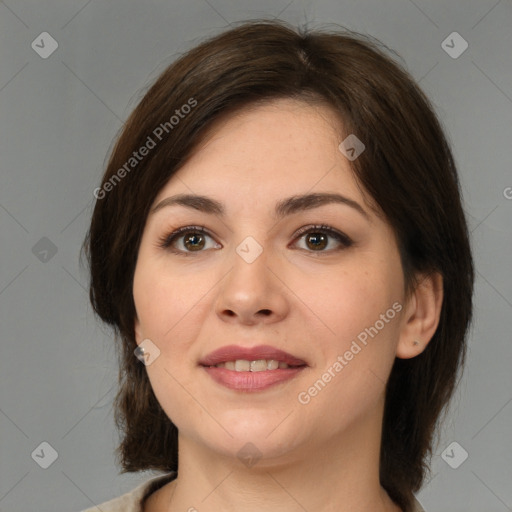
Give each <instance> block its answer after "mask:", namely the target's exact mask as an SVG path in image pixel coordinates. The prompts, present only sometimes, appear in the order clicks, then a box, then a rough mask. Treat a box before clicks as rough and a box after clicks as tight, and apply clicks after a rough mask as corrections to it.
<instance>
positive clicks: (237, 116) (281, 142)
mask: <svg viewBox="0 0 512 512" xmlns="http://www.w3.org/2000/svg"><path fill="white" fill-rule="evenodd" d="M342 139H343V127H342V125H341V122H340V119H339V117H338V115H337V114H336V113H335V112H334V111H333V110H332V108H330V107H328V106H327V105H324V104H319V103H314V104H310V103H305V102H304V101H298V100H293V99H278V100H272V101H268V102H265V103H264V104H255V105H250V106H248V107H245V108H243V109H241V110H238V111H236V112H235V113H231V114H229V115H227V116H224V117H223V118H221V119H220V120H218V121H216V122H215V123H213V124H212V126H211V127H210V128H209V129H208V131H207V132H206V134H205V135H204V136H203V138H202V140H201V142H200V143H199V144H198V145H197V147H196V149H195V150H194V152H193V154H192V155H191V156H190V157H189V159H188V160H187V162H186V163H185V164H184V165H183V166H182V167H181V168H180V169H179V170H178V172H177V173H176V174H175V175H173V177H171V179H170V180H169V181H168V183H167V184H166V185H165V186H164V188H163V189H162V190H161V191H160V192H159V194H158V195H157V197H156V199H155V203H156V202H158V201H160V200H161V199H162V198H164V197H166V196H168V195H169V194H171V193H178V192H179V193H197V194H204V195H210V196H215V197H218V198H219V199H222V200H223V201H226V202H231V203H236V202H239V203H241V204H240V205H239V206H240V207H241V206H242V205H243V204H246V203H247V201H248V200H249V199H250V201H251V204H254V203H257V204H266V203H268V202H269V201H270V202H275V201H276V200H278V199H279V198H281V197H283V196H285V195H286V196H290V195H293V194H304V193H306V192H340V193H343V194H344V195H350V196H351V197H352V198H353V199H354V200H357V201H360V202H367V199H368V198H367V197H366V196H365V194H364V191H363V190H362V189H361V187H360V185H359V184H358V183H357V180H356V178H355V175H354V173H353V170H352V168H351V166H350V162H349V161H348V159H347V158H346V157H345V156H344V155H343V154H342V153H341V152H340V150H339V149H338V146H339V144H340V142H341V140H342Z"/></svg>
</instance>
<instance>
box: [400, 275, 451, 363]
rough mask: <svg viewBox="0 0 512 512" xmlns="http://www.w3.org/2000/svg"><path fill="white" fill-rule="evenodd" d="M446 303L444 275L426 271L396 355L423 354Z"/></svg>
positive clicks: (413, 297) (405, 320) (409, 307)
mask: <svg viewBox="0 0 512 512" xmlns="http://www.w3.org/2000/svg"><path fill="white" fill-rule="evenodd" d="M442 304H443V278H442V276H441V274H439V272H432V273H430V274H422V275H420V276H419V277H418V284H417V286H416V289H415V290H414V292H413V293H412V295H411V297H410V299H409V301H408V303H407V306H406V308H405V313H404V315H403V317H402V318H403V324H402V327H401V331H400V337H399V341H398V345H397V349H396V357H398V358H400V359H410V358H412V357H416V356H417V355H419V354H421V353H422V352H423V351H424V350H425V348H426V347H427V345H428V343H429V342H430V340H431V339H432V337H433V336H434V333H435V332H436V329H437V326H438V325H439V317H440V316H441V306H442Z"/></svg>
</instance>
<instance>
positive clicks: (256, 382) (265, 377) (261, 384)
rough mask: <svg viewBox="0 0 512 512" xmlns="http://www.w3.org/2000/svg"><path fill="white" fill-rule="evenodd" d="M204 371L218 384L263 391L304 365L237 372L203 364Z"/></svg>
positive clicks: (295, 373) (288, 376) (291, 376)
mask: <svg viewBox="0 0 512 512" xmlns="http://www.w3.org/2000/svg"><path fill="white" fill-rule="evenodd" d="M203 368H204V370H205V371H206V373H208V375H209V376H210V377H211V378H212V379H213V380H214V381H215V382H217V383H218V384H220V385H222V386H224V387H226V388H229V389H233V390H235V391H246V392H255V391H264V390H265V389H268V388H270V387H272V386H275V385H277V384H280V383H282V382H285V381H288V380H290V379H293V378H294V377H296V376H297V375H298V374H299V373H300V372H302V371H304V369H305V368H306V366H299V367H297V368H279V369H277V370H265V371H262V372H237V371H235V370H228V369H226V368H217V367H216V366H204V367H203Z"/></svg>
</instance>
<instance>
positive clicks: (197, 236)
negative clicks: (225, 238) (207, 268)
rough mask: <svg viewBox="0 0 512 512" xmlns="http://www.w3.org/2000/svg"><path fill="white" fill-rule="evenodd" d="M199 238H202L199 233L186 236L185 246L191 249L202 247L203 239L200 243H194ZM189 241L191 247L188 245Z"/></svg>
mask: <svg viewBox="0 0 512 512" xmlns="http://www.w3.org/2000/svg"><path fill="white" fill-rule="evenodd" d="M200 238H202V236H201V235H190V236H188V237H187V238H186V239H185V246H186V247H187V249H192V250H197V249H202V248H203V247H204V241H203V243H202V244H200V245H195V244H197V243H198V239H200ZM191 241H192V242H191ZM190 242H191V243H192V244H193V245H192V247H189V243H190Z"/></svg>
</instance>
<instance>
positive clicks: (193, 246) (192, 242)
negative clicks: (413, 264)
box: [158, 226, 221, 256]
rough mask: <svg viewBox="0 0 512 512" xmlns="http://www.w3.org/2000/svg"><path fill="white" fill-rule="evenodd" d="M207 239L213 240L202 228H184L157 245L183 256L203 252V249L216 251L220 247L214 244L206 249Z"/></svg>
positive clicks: (161, 240) (162, 239)
mask: <svg viewBox="0 0 512 512" xmlns="http://www.w3.org/2000/svg"><path fill="white" fill-rule="evenodd" d="M208 239H211V240H213V238H212V236H211V235H210V234H208V232H207V231H206V229H205V228H203V227H202V226H184V227H182V228H179V229H177V230H176V231H173V232H172V233H171V234H170V235H166V236H164V237H163V238H161V239H160V240H159V244H158V245H159V247H162V248H164V249H168V250H169V251H171V252H174V253H176V254H180V255H184V256H188V255H189V254H190V253H193V252H205V251H204V250H203V249H209V248H215V249H218V248H220V247H221V245H220V244H217V243H215V242H213V243H211V246H210V247H207V246H206V245H207V241H208Z"/></svg>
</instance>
